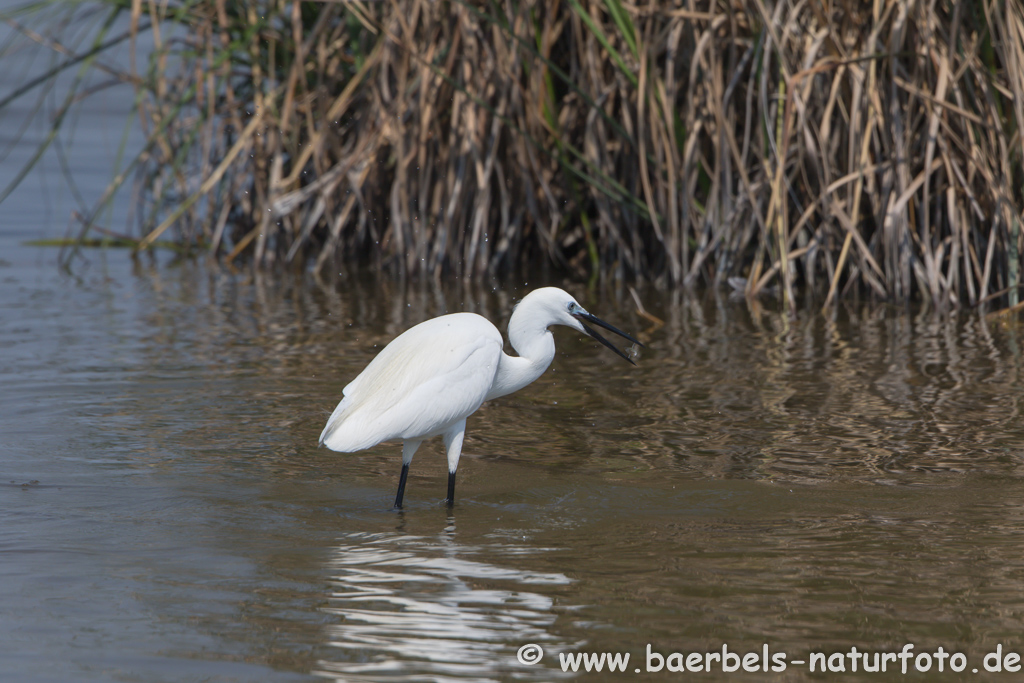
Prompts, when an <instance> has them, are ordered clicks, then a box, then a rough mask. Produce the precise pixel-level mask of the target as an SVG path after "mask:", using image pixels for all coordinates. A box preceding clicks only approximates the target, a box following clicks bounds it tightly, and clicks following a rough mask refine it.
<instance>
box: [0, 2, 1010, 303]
mask: <svg viewBox="0 0 1024 683" xmlns="http://www.w3.org/2000/svg"><path fill="white" fill-rule="evenodd" d="M57 6H60V7H64V8H65V10H64V11H65V12H66V18H65V20H64V21H61V22H53V23H52V25H54V26H60V27H63V28H65V29H66V27H67V26H66V25H67V23H70V21H71V19H70V18H71V17H73V16H78V15H81V14H83V13H87V12H88V13H93V15H96V14H97V13H99V14H100V15H102V16H103V17H104V21H103V22H102V29H100V30H98V31H97V32H96V34H95V35H94V37H93V38H94V39H93V42H92V43H91V44H89V45H88V46H87V47H85V48H82V49H81V50H80V51H79V52H78V53H71V54H68V56H67V63H68V67H67V68H71V67H72V66H73V65H76V64H78V63H79V62H82V61H87V60H95V59H96V58H98V57H100V56H102V54H103V51H104V50H105V49H107V48H106V47H104V46H105V45H109V44H111V43H112V42H113V38H114V37H113V36H112V35H108V34H112V33H113V32H114V31H115V29H113V28H112V27H114V26H121V24H123V25H124V27H125V28H124V31H125V32H124V34H123V35H124V40H127V41H129V42H131V43H132V44H133V45H135V44H136V43H137V44H138V45H141V44H142V38H141V37H142V36H143V35H144V36H145V40H146V44H147V45H148V46H150V47H151V52H149V53H148V56H147V58H146V60H145V61H144V62H143V60H142V59H141V57H140V58H139V60H138V62H139V63H138V64H137V63H136V59H135V55H136V53H137V52H138V50H139V49H140V48H135V49H133V51H132V53H131V54H132V58H131V59H130V60H129V61H130V64H129V66H128V68H127V69H126V70H125V71H123V72H121V73H120V78H122V79H124V80H128V81H130V82H132V83H133V84H134V85H135V87H136V92H137V100H136V103H137V111H138V115H139V118H140V120H141V121H142V125H143V126H144V128H145V131H146V135H147V144H146V145H145V147H144V149H143V151H142V153H141V154H140V155H139V156H138V157H136V158H135V159H134V160H133V161H132V162H131V164H129V165H128V169H127V170H126V171H124V172H122V173H120V174H119V175H118V176H117V177H116V178H115V179H114V183H113V185H112V187H113V186H116V185H118V184H120V183H123V182H126V181H127V180H128V179H130V178H132V177H133V175H132V174H134V179H135V182H136V184H137V187H138V188H139V189H140V193H139V200H140V201H139V206H140V210H139V211H138V216H137V220H138V223H139V224H138V226H137V228H135V229H137V230H138V234H139V237H138V241H137V243H136V246H137V248H139V249H146V248H149V247H150V246H151V245H152V244H153V243H154V242H155V241H156V240H165V239H168V238H173V239H175V240H177V241H179V242H181V243H183V244H185V245H190V246H192V247H195V248H203V249H207V250H210V251H212V252H214V253H216V254H218V255H219V257H220V258H223V259H225V260H227V261H233V260H235V259H238V258H247V259H251V260H252V261H253V262H254V263H256V264H257V265H266V264H273V263H282V262H284V263H297V264H312V267H313V268H315V269H317V270H321V269H323V268H325V267H327V266H331V267H337V266H341V267H344V266H346V265H348V266H355V265H365V264H370V265H372V266H375V267H376V268H378V269H381V270H385V271H390V272H393V273H396V274H402V275H407V276H429V277H435V278H436V277H441V276H443V275H456V276H460V277H471V278H480V277H487V276H500V275H502V274H506V273H509V272H515V271H517V270H519V269H522V268H527V267H533V266H534V265H536V264H537V263H538V261H542V260H543V261H548V262H550V263H553V264H555V265H556V266H558V267H560V268H562V269H565V270H567V271H569V272H571V273H572V274H573V275H575V276H577V277H594V278H613V279H625V280H628V281H632V280H644V281H653V282H655V283H658V284H660V285H664V286H676V285H689V284H693V283H706V284H720V283H722V282H724V281H726V280H731V281H732V282H733V283H734V286H740V285H739V284H738V283H742V286H743V287H744V288H745V290H746V292H747V293H748V294H751V295H756V294H758V293H761V292H763V291H765V290H766V289H768V288H772V289H773V290H774V291H778V292H780V293H781V295H782V296H783V297H784V299H785V300H786V301H787V302H788V303H789V305H793V302H794V297H795V295H796V293H797V292H798V291H801V290H803V291H806V292H810V293H813V294H818V295H820V298H821V299H822V300H823V301H824V302H826V304H827V303H828V302H830V301H833V300H835V298H836V297H838V296H842V295H843V294H844V293H845V292H848V291H850V290H863V291H867V292H870V293H871V294H873V295H874V296H877V297H879V298H882V299H886V300H893V301H904V300H909V299H912V298H922V299H925V300H928V301H931V302H933V303H935V304H936V305H940V306H948V305H953V306H965V305H977V304H979V303H982V302H985V301H988V300H994V299H999V300H1000V302H1001V303H1006V304H1008V305H1015V304H1017V302H1018V288H1019V286H1020V267H1019V264H1020V253H1021V247H1022V246H1024V245H1022V237H1021V229H1020V227H1021V220H1022V212H1024V135H1022V131H1024V5H1022V3H1020V2H1019V1H1018V0H1003V1H997V0H979V1H978V2H966V3H965V2H953V1H951V0H937V1H935V2H930V3H925V2H912V1H910V0H873V2H862V1H861V0H810V1H809V2H796V1H795V0H691V1H689V2H680V3H675V4H668V3H660V4H648V5H643V6H641V5H631V4H627V3H625V2H621V1H620V0H562V1H561V2H557V3H541V2H504V3H499V2H463V1H459V0H455V1H448V2H445V1H440V0H409V1H407V2H399V1H398V0H394V1H385V2H356V1H352V2H349V1H338V2H323V3H319V2H284V1H283V0H282V1H280V2H273V1H266V2H249V3H237V2H229V1H228V0H204V1H200V0H177V1H174V0H171V1H167V2H148V3H142V2H140V1H139V0H134V1H133V2H131V3H126V2H116V1H114V0H108V1H106V2H104V1H103V0H96V2H92V3H81V4H67V3H61V4H58V5H57ZM51 7H52V6H51ZM12 21H15V23H16V26H17V27H19V29H20V30H21V32H22V34H23V35H29V33H28V32H29V31H31V29H29V28H27V27H26V26H25V25H24V24H23V23H18V21H17V20H16V19H12ZM49 21H52V20H49ZM119 22H120V23H119ZM37 30H38V29H37ZM117 30H118V31H120V30H121V29H120V28H119V29H117ZM33 34H34V35H38V34H37V33H35V32H33ZM47 36H49V37H40V38H39V40H40V41H43V42H46V41H51V42H52V41H53V40H54V38H53V36H54V33H53V32H52V31H51V32H50V33H49V34H47ZM139 54H141V53H139ZM76 59H77V60H78V61H74V60H76ZM143 63H144V64H145V66H144V67H143V66H140V65H141V64H143ZM105 68H108V69H109V68H110V67H109V66H107V67H105ZM22 96H23V95H22ZM6 101H7V100H3V101H0V108H2V106H3V104H5V103H6ZM0 113H2V112H0ZM59 125H60V121H59V119H58V120H57V122H56V123H55V126H59ZM108 196H109V194H108ZM101 203H102V201H101ZM95 215H96V214H95V213H94V214H93V216H95ZM92 222H93V218H92V217H89V216H86V217H84V218H83V224H82V230H81V236H82V237H83V238H84V237H86V236H87V235H88V232H89V230H90V227H91V224H92Z"/></svg>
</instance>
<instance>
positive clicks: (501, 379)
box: [484, 304, 555, 401]
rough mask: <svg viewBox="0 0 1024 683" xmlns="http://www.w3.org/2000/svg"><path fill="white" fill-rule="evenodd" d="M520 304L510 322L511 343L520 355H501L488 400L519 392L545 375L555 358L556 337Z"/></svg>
mask: <svg viewBox="0 0 1024 683" xmlns="http://www.w3.org/2000/svg"><path fill="white" fill-rule="evenodd" d="M529 309H530V307H529V306H525V305H523V304H520V305H519V306H516V309H515V310H514V311H512V317H511V318H510V319H509V321H508V340H509V341H510V342H511V343H512V348H513V349H515V350H516V353H518V354H519V356H518V357H517V356H510V355H508V354H507V353H504V352H503V353H502V354H501V360H499V361H498V372H497V374H496V375H495V377H494V384H492V385H491V390H490V391H489V392H488V393H487V398H486V399H484V400H485V401H489V400H491V399H492V398H498V397H499V396H505V395H506V394H511V393H512V392H514V391H519V390H520V389H522V388H523V387H525V386H526V385H527V384H530V383H531V382H533V381H534V380H535V379H537V378H538V377H540V376H541V375H543V374H544V371H545V370H547V369H548V366H549V365H551V361H552V360H554V358H555V337H554V335H552V334H551V330H549V329H548V328H547V326H546V325H544V324H543V323H544V321H543V320H542V319H538V318H537V317H536V316H535V315H531V311H530V310H529Z"/></svg>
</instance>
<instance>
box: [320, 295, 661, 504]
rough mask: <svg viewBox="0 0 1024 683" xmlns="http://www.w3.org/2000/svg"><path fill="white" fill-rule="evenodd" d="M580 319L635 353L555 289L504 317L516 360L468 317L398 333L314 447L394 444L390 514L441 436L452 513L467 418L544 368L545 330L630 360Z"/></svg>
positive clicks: (352, 386) (492, 331) (349, 390)
mask: <svg viewBox="0 0 1024 683" xmlns="http://www.w3.org/2000/svg"><path fill="white" fill-rule="evenodd" d="M588 322H589V323H593V324H594V325H599V326H601V327H603V328H605V329H606V330H609V331H611V332H614V333H615V334H617V335H619V336H621V337H624V338H625V339H628V340H629V341H631V342H633V343H634V344H639V345H640V346H643V344H641V343H640V342H639V341H637V340H636V339H634V338H633V337H631V336H630V335H628V334H626V333H625V332H623V331H621V330H618V329H616V328H615V327H612V326H611V325H609V324H608V323H606V322H604V321H603V320H601V319H599V318H597V317H595V316H593V315H591V314H590V313H587V311H585V310H584V309H583V307H582V306H580V305H579V304H578V303H577V302H576V300H575V299H574V298H572V296H570V295H569V294H568V293H567V292H564V291H562V290H561V289H558V288H557V287H544V288H543V289H537V290H534V291H532V292H530V293H529V294H527V295H526V296H525V297H524V298H523V300H522V301H520V302H519V304H518V305H517V306H516V308H515V310H514V311H513V312H512V317H511V318H510V319H509V321H508V338H509V341H510V342H511V343H512V348H514V349H515V350H516V351H517V352H518V353H519V356H518V357H516V356H510V355H508V354H506V353H505V352H504V351H502V346H503V341H502V338H501V333H500V332H499V331H498V329H497V328H496V327H495V326H494V325H492V324H491V322H490V321H488V320H487V319H486V318H484V317H482V316H479V315H477V314H475V313H451V314H449V315H442V316H440V317H437V318H433V319H431V320H427V321H425V322H422V323H420V324H419V325H416V326H415V327H412V328H410V329H408V330H406V331H405V332H403V333H402V334H400V335H398V337H396V338H395V339H394V340H393V341H392V342H391V343H390V344H388V345H387V346H385V347H384V349H383V350H382V351H381V352H380V353H379V354H377V357H376V358H374V359H373V360H372V361H370V364H369V365H367V366H366V368H365V369H364V370H363V371H362V372H361V373H359V376H358V377H356V378H355V379H354V380H352V381H351V382H350V383H349V384H348V386H346V387H345V389H344V390H343V392H342V393H343V395H344V398H342V400H341V402H340V403H339V404H338V407H337V408H335V409H334V412H333V413H331V417H330V418H329V419H328V420H327V426H326V427H324V431H323V432H322V433H321V434H320V444H321V445H326V446H327V447H328V448H330V449H331V450H333V451H340V452H343V453H351V452H353V451H361V450H363V449H365V448H370V447H371V446H376V445H377V444H379V443H381V442H382V441H391V440H394V439H401V440H402V442H403V443H402V474H401V477H400V478H399V480H398V495H397V496H396V497H395V508H401V507H402V498H403V496H404V495H405V480H406V478H407V477H408V475H409V465H410V463H412V457H413V455H415V454H416V449H417V448H419V446H420V444H421V443H423V441H424V440H425V439H429V438H430V437H432V436H438V435H444V443H445V448H446V449H447V451H448V498H447V503H448V505H449V506H451V505H452V504H453V503H454V501H455V472H456V470H457V469H458V467H459V456H460V455H461V453H462V440H463V438H464V437H465V434H466V418H467V417H469V416H470V415H472V414H473V413H475V412H476V410H477V408H479V407H480V404H482V403H483V402H484V401H489V400H490V399H492V398H498V397H499V396H504V395H506V394H511V393H512V392H513V391H518V390H519V389H522V388H523V387H525V386H526V385H527V384H529V383H530V382H532V381H533V380H535V379H537V378H538V377H540V376H541V375H542V374H543V373H544V371H545V370H547V368H548V366H549V365H550V364H551V360H552V359H553V358H554V357H555V340H554V337H552V335H551V330H549V329H548V328H549V327H550V326H551V325H565V326H566V327H571V328H573V329H575V330H578V331H579V332H583V333H584V334H588V335H590V336H591V337H593V338H594V339H596V340H597V341H599V342H600V343H602V344H604V345H605V346H607V347H608V348H609V349H611V350H612V351H614V352H615V353H617V354H619V355H620V356H622V357H623V358H625V359H626V360H627V361H629V362H630V363H633V361H632V360H631V359H630V358H629V356H627V355H626V354H625V353H623V352H622V350H621V349H619V348H617V347H616V346H614V345H613V344H612V343H611V342H609V341H608V340H607V339H605V338H604V337H602V336H601V335H599V334H598V333H597V332H595V331H594V330H592V329H591V328H590V327H588V326H587V325H586V324H585V323H588Z"/></svg>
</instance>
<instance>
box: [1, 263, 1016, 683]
mask: <svg viewBox="0 0 1024 683" xmlns="http://www.w3.org/2000/svg"><path fill="white" fill-rule="evenodd" d="M19 249H20V251H19ZM5 253H6V254H7V255H5V256H4V260H3V262H0V279H2V280H3V282H4V283H5V285H6V288H5V289H4V290H3V293H0V311H2V313H3V315H0V384H2V386H3V387H4V392H3V400H2V402H0V434H2V435H3V441H2V446H3V447H2V449H0V469H2V470H3V471H4V473H5V475H4V480H5V482H4V483H5V485H4V486H0V500H2V505H0V555H2V558H3V561H2V562H0V580H2V581H3V585H4V586H5V591H6V593H7V595H8V596H9V598H8V602H7V606H8V612H7V614H6V615H5V616H4V617H3V618H2V619H0V643H6V644H7V647H9V648H10V649H11V653H10V656H9V657H6V658H5V666H7V667H8V669H9V670H10V671H11V672H13V673H12V675H14V676H15V677H16V678H19V680H54V681H58V680H109V679H110V678H120V679H126V680H127V679H131V680H147V681H159V680H198V679H201V678H202V677H203V676H207V677H209V676H216V677H217V678H218V680H263V681H291V680H314V679H315V678H316V677H323V676H326V677H331V678H335V679H337V680H346V681H348V680H360V681H374V680H381V681H383V680H410V681H411V680H512V679H517V680H518V679H523V680H550V679H552V678H554V677H556V676H557V675H560V671H559V670H558V668H559V667H558V662H559V659H558V654H563V653H566V652H580V651H595V652H598V651H607V652H629V653H631V655H632V657H633V660H631V661H632V662H634V663H635V662H639V664H636V666H639V667H641V668H642V667H643V666H644V661H643V657H644V653H645V648H646V646H647V645H648V644H650V645H651V646H652V647H653V648H654V649H655V650H659V649H660V650H661V651H663V652H666V653H667V652H670V651H681V652H687V651H689V652H692V651H698V650H699V651H705V650H716V649H719V650H720V649H721V647H722V645H723V643H727V644H728V645H729V647H730V648H732V649H733V650H739V651H750V652H753V651H760V648H761V647H762V646H763V645H764V644H766V643H768V644H770V646H771V648H772V649H773V651H786V652H789V653H790V658H791V659H796V658H797V656H798V655H800V654H803V655H806V654H807V653H808V652H810V651H814V650H822V651H828V652H834V651H839V650H843V651H847V650H849V649H850V647H852V646H856V647H858V648H860V649H866V650H869V651H889V650H892V649H896V650H898V649H899V648H900V647H902V646H903V645H904V643H915V644H916V646H917V648H918V651H921V650H923V649H925V648H928V649H929V650H934V648H935V647H936V646H939V645H941V646H943V647H945V648H946V649H947V650H953V649H957V650H962V651H963V652H965V653H966V654H967V655H968V657H969V659H970V661H971V663H972V666H975V665H979V664H980V661H981V658H982V656H983V655H984V654H985V653H986V652H988V651H990V650H992V649H994V647H995V646H996V645H998V644H1002V645H1003V647H1004V648H1005V649H1007V650H1010V649H1014V650H1016V651H1020V650H1021V649H1024V643H1022V641H1021V640H1020V638H1019V624H1020V623H1021V620H1022V619H1024V603H1022V601H1021V598H1020V596H1021V595H1024V593H1022V591H1021V590H1020V589H1021V587H1022V586H1024V551H1022V548H1024V544H1022V543H1021V540H1022V529H1024V526H1022V525H1024V519H1022V517H1021V510H1022V507H1021V505H1020V500H1021V496H1022V493H1024V491H1022V486H1021V480H1022V474H1024V469H1022V458H1024V448H1022V443H1024V425H1022V423H1021V420H1020V414H1021V410H1020V408H1021V402H1022V398H1024V384H1022V383H1021V381H1020V376H1021V355H1020V343H1019V339H1018V336H1017V330H1016V328H1014V327H1004V326H997V325H991V324H989V323H987V322H986V320H985V319H984V317H982V316H981V315H978V314H975V313H970V312H968V313H960V314H955V315H951V316H948V317H939V316H936V315H935V314H933V313H932V312H928V311H909V312H908V311H903V310H894V309H891V308H888V307H885V306H880V305H872V304H863V305H861V304H856V303H847V304H844V305H843V306H842V307H841V308H840V309H839V310H838V312H837V315H836V316H835V317H834V318H827V317H823V316H821V315H820V314H819V313H818V312H817V311H816V310H811V309H808V310H806V311H803V312H801V313H800V314H798V315H797V316H796V317H794V318H787V317H786V316H784V315H782V314H781V313H780V312H779V311H778V310H773V309H771V306H772V305H773V303H772V302H771V301H767V302H765V303H763V304H752V305H748V304H747V303H745V302H742V301H739V302H737V301H733V300H730V299H729V298H728V297H727V296H725V295H719V294H717V293H714V292H712V293H708V294H704V295H696V294H689V295H687V294H683V293H671V294H667V295H666V294H663V293H659V292H655V291H644V292H640V294H641V296H642V297H643V301H644V305H645V306H646V308H647V310H648V311H649V312H650V313H651V314H652V315H653V316H656V317H657V318H659V319H661V320H662V321H663V324H660V325H655V324H652V323H651V322H649V321H648V319H645V318H643V317H641V316H639V315H637V313H636V312H635V310H634V306H633V304H632V298H631V297H630V296H629V294H628V292H627V291H626V290H616V289H614V288H610V289H607V290H601V291H597V292H587V291H586V290H584V289H582V288H579V287H574V286H571V285H570V286H568V288H569V289H570V290H571V291H572V292H573V293H574V294H576V295H577V296H578V298H579V299H580V300H581V302H582V303H583V304H584V305H585V306H586V307H587V308H588V309H590V310H592V311H593V312H595V313H597V314H598V315H600V316H601V317H602V318H605V319H607V320H609V321H610V322H612V323H613V324H616V325H618V326H620V327H622V328H623V329H625V330H628V331H630V332H636V333H638V335H639V337H640V339H641V340H642V341H644V342H645V343H646V344H647V345H648V348H647V350H645V351H644V352H643V354H642V356H641V357H640V358H639V359H638V362H639V365H638V367H636V368H634V367H632V366H630V365H628V364H627V363H624V362H623V361H622V360H621V359H619V358H616V357H615V356H614V355H613V354H611V353H608V352H607V350H605V349H602V348H600V347H599V346H598V345H597V344H595V343H593V342H592V341H589V340H586V339H581V338H579V337H578V335H576V334H574V333H572V332H570V331H568V330H556V332H555V336H556V343H557V349H558V352H557V355H556V358H555V361H554V363H553V365H552V368H551V370H550V371H549V372H548V373H547V374H545V375H544V376H543V377H542V378H541V379H539V380H538V381H537V382H536V383H535V384H533V385H531V386H530V387H528V388H527V389H525V390H523V391H521V392H519V393H517V394H515V395H513V396H510V397H506V398H504V399H501V400H498V401H495V402H493V403H491V404H487V405H485V406H484V407H483V408H482V409H481V410H480V411H479V412H478V413H477V414H476V415H474V416H473V417H472V418H470V420H469V425H468V430H467V438H466V443H465V447H464V456H463V459H462V462H461V464H460V470H459V484H458V486H459V494H460V497H459V501H458V505H457V507H456V509H455V514H456V515H457V517H458V529H457V532H456V531H455V530H454V528H453V523H452V521H451V519H449V518H448V517H447V516H446V513H445V512H444V511H443V506H441V505H440V501H441V499H442V498H443V496H444V493H445V478H446V473H445V464H444V457H443V452H442V450H443V449H442V446H441V444H440V443H439V442H438V443H433V442H428V443H427V444H425V445H424V447H423V448H422V449H421V450H420V452H419V453H418V454H417V456H416V460H415V461H414V463H413V467H412V472H411V474H410V478H409V484H408V488H407V491H406V503H407V509H406V512H405V513H404V514H403V515H401V516H396V515H395V514H394V513H391V512H389V510H388V507H389V506H390V504H391V501H392V500H393V496H394V486H395V485H396V483H397V479H398V470H399V464H400V457H399V452H400V447H399V446H397V445H395V444H385V445H381V446H379V447H376V448H373V449H370V450H368V451H366V452H362V453H355V454H335V453H331V452H329V451H327V450H325V449H318V448H317V447H316V441H317V436H318V434H319V432H320V430H321V428H322V427H323V424H324V421H325V420H326V417H327V415H328V414H329V413H330V411H331V409H332V408H333V407H334V405H335V404H336V402H337V401H338V400H339V398H340V396H341V390H342V388H343V387H344V386H345V384H346V383H347V382H348V381H349V380H351V379H352V377H354V376H355V374H357V373H358V371H359V370H360V369H361V368H362V367H364V366H365V364H366V363H367V362H368V361H369V360H370V359H371V358H372V357H373V356H374V355H375V353H376V352H377V351H379V350H380V348H382V347H383V345H384V344H386V343H387V342H388V341H390V340H391V339H392V338H394V337H395V336H396V335H397V334H399V333H400V332H401V331H403V330H404V329H406V328H408V327H409V326H411V325H413V324H415V323H417V322H419V321H421V320H423V319H426V318H428V317H432V316H435V315H439V314H442V313H445V312H451V311H457V310H470V311H476V312H478V313H480V314H482V315H484V316H486V317H487V318H489V319H490V320H492V321H495V322H496V323H497V324H498V326H499V328H501V329H504V327H505V324H506V322H507V319H508V315H509V314H510V312H511V309H512V306H513V304H514V302H515V300H516V298H517V297H519V296H521V295H522V294H523V293H525V292H526V291H528V290H529V289H532V288H533V287H535V286H538V285H540V284H541V283H540V282H539V281H538V282H536V283H535V282H530V283H529V284H528V285H525V284H524V286H523V287H522V288H521V289H518V290H514V291H506V290H500V289H487V288H484V289H480V288H472V287H465V286H462V285H461V284H458V283H456V284H454V285H452V284H446V285H444V286H442V287H434V286H431V285H422V286H421V285H418V284H407V285H405V286H397V285H395V284H394V283H391V282H376V281H373V280H370V279H358V278H355V277H351V278H348V279H339V280H338V281H330V282H325V281H318V280H316V279H315V278H313V277H312V276H311V275H309V274H299V275H274V274H268V273H248V272H229V271H227V270H224V269H221V268H218V267H215V266H209V265H207V264H205V263H204V262H202V261H198V262H181V263H174V264H151V263H149V262H148V261H147V260H145V259H143V260H142V261H140V262H138V263H136V264H135V265H134V266H132V265H131V264H130V262H129V261H128V260H127V259H126V258H122V257H121V256H120V255H119V254H114V255H106V256H103V255H99V254H97V253H92V254H91V255H90V257H89V258H90V265H89V266H88V267H87V268H85V269H84V270H83V271H82V272H80V273H78V279H77V280H69V279H67V278H65V277H64V276H61V275H59V274H57V271H56V269H54V268H53V267H52V263H51V262H50V259H49V257H47V256H41V255H40V254H42V253H43V252H39V251H38V250H29V249H25V248H20V247H17V248H14V249H12V250H9V251H8V252H5ZM545 284H547V283H545ZM555 284H559V283H555ZM762 306H763V307H762ZM396 524H397V525H398V527H399V528H397V529H396ZM527 643H536V644H539V645H541V646H542V647H543V648H544V650H545V655H544V658H543V661H542V662H541V663H540V664H539V665H537V666H533V667H527V666H523V665H520V664H519V663H518V662H517V659H516V653H517V651H518V648H520V647H521V646H523V645H524V644H527ZM633 666H634V665H633V664H631V665H630V668H631V669H632V668H633ZM659 675H660V676H664V675H669V674H667V673H666V672H664V671H663V672H662V673H661V674H659ZM652 676H654V677H657V675H654V674H652ZM704 676H705V677H706V678H707V679H708V680H725V679H727V678H729V676H728V675H727V674H725V673H722V672H720V671H719V672H718V673H717V674H715V673H712V674H708V673H706V672H705V674H704ZM785 676H786V678H785V680H804V679H811V678H815V679H816V677H812V676H811V675H810V674H809V673H808V672H807V671H806V669H801V668H799V667H797V666H793V667H791V668H790V669H788V670H787V672H786V674H785ZM844 676H845V677H844V680H872V681H879V680H895V678H898V677H899V674H897V675H892V674H891V672H890V674H889V675H886V674H863V675H862V674H861V673H858V674H852V673H851V672H849V671H847V672H846V673H845V674H844ZM858 677H860V678H858ZM978 678H979V680H983V679H984V672H983V674H982V675H981V676H979V677H978ZM780 680H781V679H780Z"/></svg>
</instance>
